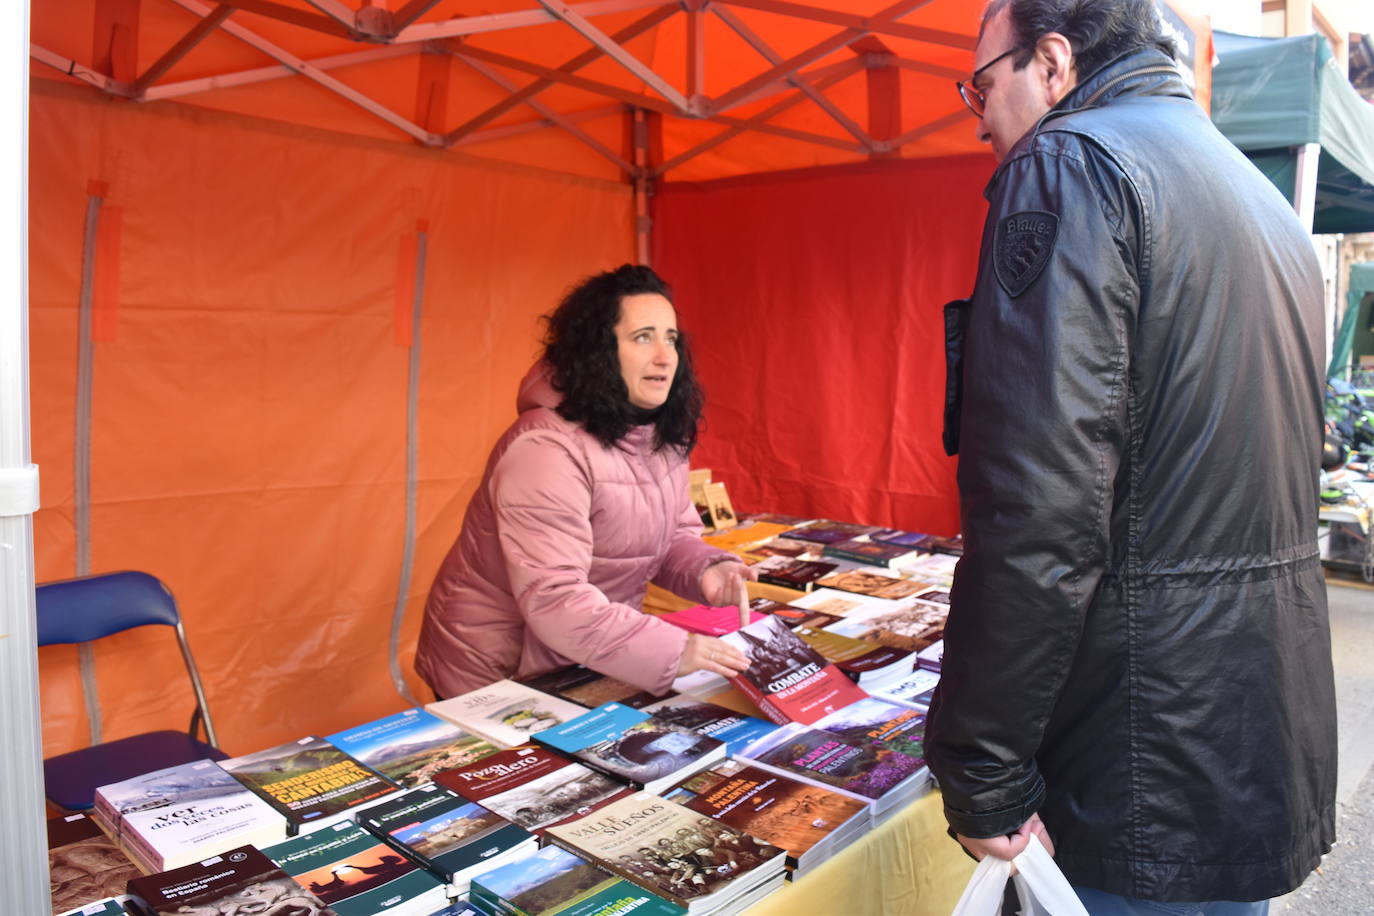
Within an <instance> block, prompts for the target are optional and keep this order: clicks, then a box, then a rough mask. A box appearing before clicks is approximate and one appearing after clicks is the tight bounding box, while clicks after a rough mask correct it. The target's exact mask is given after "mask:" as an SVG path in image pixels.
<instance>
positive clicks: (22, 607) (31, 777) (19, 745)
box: [0, 2, 52, 913]
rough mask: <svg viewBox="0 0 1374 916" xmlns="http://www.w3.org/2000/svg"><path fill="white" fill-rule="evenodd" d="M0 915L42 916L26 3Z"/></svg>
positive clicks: (1, 129) (14, 154)
mask: <svg viewBox="0 0 1374 916" xmlns="http://www.w3.org/2000/svg"><path fill="white" fill-rule="evenodd" d="M0 36H4V42H5V46H6V47H8V48H9V49H10V51H9V53H8V54H0V60H6V61H9V63H7V64H5V65H4V67H3V68H0V137H8V138H9V139H8V140H0V735H3V736H4V737H3V740H0V811H4V812H6V813H5V816H4V817H2V818H0V875H4V876H5V878H4V880H3V881H0V911H3V912H6V913H47V912H50V911H51V908H52V900H51V897H50V896H49V893H48V855H47V848H48V844H47V837H46V833H45V829H44V819H43V815H44V811H43V750H42V746H43V744H42V738H41V732H40V726H39V712H38V649H37V648H36V646H37V643H36V638H35V632H34V629H35V627H34V611H33V519H32V515H33V511H34V509H36V508H37V504H38V469H37V468H35V467H34V466H33V465H32V464H31V463H30V454H29V359H28V349H29V328H28V235H27V233H28V229H27V226H28V146H29V131H28V95H29V55H28V47H29V4H28V3H27V2H25V3H0Z"/></svg>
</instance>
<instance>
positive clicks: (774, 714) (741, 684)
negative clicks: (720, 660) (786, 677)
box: [730, 675, 792, 725]
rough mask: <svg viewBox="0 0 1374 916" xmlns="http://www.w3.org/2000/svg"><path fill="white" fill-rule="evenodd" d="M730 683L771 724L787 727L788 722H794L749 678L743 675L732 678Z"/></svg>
mask: <svg viewBox="0 0 1374 916" xmlns="http://www.w3.org/2000/svg"><path fill="white" fill-rule="evenodd" d="M730 683H732V684H734V685H735V686H736V687H738V688H739V690H740V692H741V693H743V694H744V695H745V696H746V697H748V698H749V699H750V701H751V702H753V704H754V705H755V706H757V707H758V708H759V709H760V710H762V711H763V714H764V715H765V716H767V717H768V720H769V721H770V722H774V723H776V724H778V725H786V724H787V723H788V722H791V721H792V720H791V719H789V718H788V717H787V714H786V713H784V712H783V711H782V710H781V709H779V708H778V705H777V704H776V703H774V702H773V699H772V697H770V696H768V695H767V694H766V693H764V692H763V691H762V690H760V689H759V688H758V687H757V686H756V685H755V684H754V682H753V681H751V680H749V679H748V678H747V677H744V676H743V675H741V676H739V677H732V678H730Z"/></svg>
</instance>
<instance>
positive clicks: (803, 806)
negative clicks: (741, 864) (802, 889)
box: [664, 760, 870, 872]
mask: <svg viewBox="0 0 1374 916" xmlns="http://www.w3.org/2000/svg"><path fill="white" fill-rule="evenodd" d="M664 797H665V798H667V799H668V800H669V801H674V802H677V803H678V804H680V805H682V806H683V807H685V808H688V809H690V810H692V811H695V812H697V813H698V814H704V815H706V816H707V817H710V818H713V819H715V820H718V821H720V822H721V823H723V824H728V825H729V826H731V827H734V828H735V829H736V830H738V831H740V832H741V833H747V834H749V835H750V836H756V837H758V838H759V839H762V840H766V841H768V842H769V843H771V844H772V845H774V846H777V847H780V848H781V849H785V850H786V851H787V855H788V858H789V859H790V860H791V864H792V866H793V867H794V868H795V869H796V870H797V871H798V872H805V871H807V870H809V869H811V868H814V867H815V866H816V865H818V864H819V863H820V862H821V861H823V860H824V859H826V858H828V857H829V856H830V855H833V854H834V853H835V852H837V851H838V850H839V849H841V848H843V847H844V846H845V845H847V844H848V843H850V842H852V841H853V840H855V839H857V838H858V837H860V836H862V835H863V834H864V833H865V832H866V831H867V830H868V827H869V824H870V819H869V806H868V803H867V802H864V801H860V800H859V799H857V798H854V797H853V796H850V795H844V794H841V793H839V792H835V791H833V790H831V789H828V788H826V787H824V786H818V785H814V784H812V783H807V782H802V781H801V780H799V779H793V778H792V777H790V776H786V775H784V774H782V773H777V772H774V771H772V770H765V769H762V768H760V767H756V766H752V765H750V764H749V763H747V762H744V761H739V760H725V761H722V762H720V763H718V764H716V765H715V766H713V767H711V768H710V769H708V770H703V771H702V772H700V773H696V774H694V775H692V776H689V777H687V778H686V779H685V780H683V781H682V782H681V783H679V784H678V785H677V786H674V787H673V788H672V789H671V790H670V791H668V792H667V793H665V796H664Z"/></svg>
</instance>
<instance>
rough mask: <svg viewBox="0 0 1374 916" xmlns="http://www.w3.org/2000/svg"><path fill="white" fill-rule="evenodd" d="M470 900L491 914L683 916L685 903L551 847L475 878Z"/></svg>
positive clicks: (560, 849) (564, 850) (492, 915)
mask: <svg viewBox="0 0 1374 916" xmlns="http://www.w3.org/2000/svg"><path fill="white" fill-rule="evenodd" d="M469 899H470V901H471V902H472V903H473V905H474V906H476V907H478V908H480V909H481V911H482V912H483V913H485V914H488V916H506V914H510V916H626V914H629V913H634V914H635V916H682V913H683V912H684V910H683V908H682V907H679V906H674V905H673V904H671V903H669V902H668V901H667V900H664V899H663V898H662V897H658V896H656V895H654V894H650V893H648V892H647V891H645V890H643V889H642V888H640V887H637V886H635V885H634V884H631V883H630V882H628V881H625V880H624V879H622V878H619V877H616V876H615V875H612V874H610V873H609V872H607V871H605V870H603V869H600V868H597V867H596V866H595V865H593V864H592V863H591V862H588V861H587V860H586V859H585V858H583V857H582V856H579V855H576V854H574V853H571V852H569V851H567V850H566V849H562V848H560V847H558V846H549V847H547V848H545V849H541V850H540V851H539V852H537V853H534V854H532V855H529V856H526V857H525V858H523V859H519V860H517V861H514V862H510V863H507V864H505V865H501V866H499V867H497V868H494V869H492V870H491V871H487V872H484V873H482V874H479V875H477V876H476V877H475V878H473V881H472V891H471V895H470V898H469Z"/></svg>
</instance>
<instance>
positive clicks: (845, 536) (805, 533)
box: [780, 518, 876, 544]
mask: <svg viewBox="0 0 1374 916" xmlns="http://www.w3.org/2000/svg"><path fill="white" fill-rule="evenodd" d="M874 530H876V529H875V528H874V527H873V526H871V525H854V524H850V523H849V522H835V521H831V520H830V519H826V518H822V519H817V520H816V521H814V522H812V523H811V524H809V525H802V526H800V527H797V528H793V529H791V530H789V531H786V532H784V533H783V534H782V535H780V536H781V537H789V538H795V539H796V540H799V541H814V542H816V543H817V544H835V543H838V542H840V541H848V540H851V539H853V538H856V537H861V536H863V535H865V534H868V533H869V532H871V531H874Z"/></svg>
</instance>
